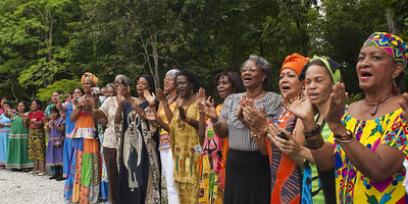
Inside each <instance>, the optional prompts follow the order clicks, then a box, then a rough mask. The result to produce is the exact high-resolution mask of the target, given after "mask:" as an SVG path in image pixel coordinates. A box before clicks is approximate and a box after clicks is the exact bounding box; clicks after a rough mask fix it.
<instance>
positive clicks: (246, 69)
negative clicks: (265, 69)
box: [241, 67, 257, 73]
mask: <svg viewBox="0 0 408 204" xmlns="http://www.w3.org/2000/svg"><path fill="white" fill-rule="evenodd" d="M256 69H257V68H256V67H242V69H241V73H244V72H246V71H249V72H250V73H255V72H256Z"/></svg>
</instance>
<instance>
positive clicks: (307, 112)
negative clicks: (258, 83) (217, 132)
mask: <svg viewBox="0 0 408 204" xmlns="http://www.w3.org/2000/svg"><path fill="white" fill-rule="evenodd" d="M339 67H340V65H339V64H338V63H336V62H334V61H333V60H331V59H330V58H327V57H318V56H314V57H313V58H312V59H310V60H309V62H308V64H307V65H306V66H305V68H304V69H303V73H302V75H301V76H300V79H302V80H303V81H304V84H305V95H306V96H303V95H300V96H298V95H293V94H292V95H288V96H286V98H285V103H284V105H285V106H286V109H288V110H289V111H291V112H292V113H293V114H295V115H296V116H297V117H298V118H299V120H298V122H297V123H296V127H295V130H294V136H293V137H292V136H291V135H289V134H287V135H286V138H287V139H288V140H285V139H282V138H279V137H273V138H272V141H273V142H274V144H276V146H277V147H278V148H279V149H281V151H283V152H284V153H286V154H288V155H289V156H290V157H291V158H292V159H294V160H295V161H297V162H298V164H299V165H300V166H303V179H302V198H301V200H302V203H312V202H313V203H333V202H335V200H334V183H333V179H334V178H332V176H333V172H332V171H328V172H320V174H321V177H320V178H319V177H318V171H317V168H316V166H315V164H314V163H315V162H314V159H313V157H312V155H311V152H310V149H309V148H313V147H312V146H310V144H308V143H306V144H305V140H304V137H305V134H306V133H305V127H304V126H303V124H304V121H303V120H302V119H304V118H305V117H306V116H308V117H312V118H313V119H314V120H315V121H316V123H318V124H319V125H321V126H322V136H323V138H324V140H328V138H329V136H330V134H331V131H330V129H329V127H328V126H327V125H326V124H325V122H324V116H325V114H326V113H327V111H328V107H329V104H330V100H329V99H330V94H331V93H332V90H333V86H334V85H335V84H336V83H338V82H340V79H341V74H340V70H339V69H338V68H339ZM293 98H295V99H293ZM272 126H273V125H272ZM272 128H274V127H272ZM278 131H279V130H278ZM303 145H305V146H303ZM324 193H326V194H324Z"/></svg>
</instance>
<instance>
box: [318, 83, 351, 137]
mask: <svg viewBox="0 0 408 204" xmlns="http://www.w3.org/2000/svg"><path fill="white" fill-rule="evenodd" d="M346 99H347V94H346V88H345V86H344V84H343V83H337V84H335V85H334V87H333V92H332V93H331V94H330V99H329V100H330V106H329V109H328V112H327V113H326V114H325V115H324V116H325V118H326V122H327V124H328V125H329V127H330V129H331V130H332V131H333V133H334V134H337V130H338V129H339V128H342V126H343V124H342V123H341V118H342V117H343V115H344V111H345V109H346ZM343 129H344V127H343Z"/></svg>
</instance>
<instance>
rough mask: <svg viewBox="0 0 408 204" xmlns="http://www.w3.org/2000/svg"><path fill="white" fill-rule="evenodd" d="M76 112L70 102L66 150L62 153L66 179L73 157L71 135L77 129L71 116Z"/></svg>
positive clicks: (66, 119)
mask: <svg viewBox="0 0 408 204" xmlns="http://www.w3.org/2000/svg"><path fill="white" fill-rule="evenodd" d="M73 110H74V108H73V106H72V103H71V102H68V104H67V107H66V112H65V138H64V148H63V152H62V154H63V155H62V161H63V169H62V174H63V177H64V178H67V175H68V167H69V166H70V165H69V164H70V161H71V160H72V159H71V155H72V150H73V147H72V138H71V134H72V131H73V130H74V128H75V121H72V120H71V114H72V111H73Z"/></svg>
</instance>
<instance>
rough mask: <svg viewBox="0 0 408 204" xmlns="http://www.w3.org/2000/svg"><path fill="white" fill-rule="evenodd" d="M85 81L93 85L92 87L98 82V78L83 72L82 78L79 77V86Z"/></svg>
mask: <svg viewBox="0 0 408 204" xmlns="http://www.w3.org/2000/svg"><path fill="white" fill-rule="evenodd" d="M85 79H87V80H91V82H92V83H93V85H96V84H97V83H98V81H99V79H98V77H96V76H95V75H94V74H92V73H90V72H85V73H84V74H83V75H82V77H81V84H83V83H84V81H85Z"/></svg>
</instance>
